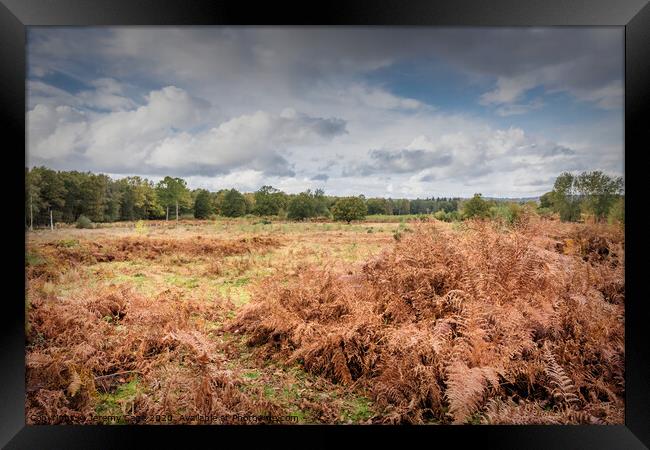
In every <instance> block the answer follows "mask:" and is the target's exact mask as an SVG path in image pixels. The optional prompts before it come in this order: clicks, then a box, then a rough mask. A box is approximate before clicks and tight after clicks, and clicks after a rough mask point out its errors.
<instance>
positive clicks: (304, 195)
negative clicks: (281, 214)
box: [287, 191, 316, 220]
mask: <svg viewBox="0 0 650 450" xmlns="http://www.w3.org/2000/svg"><path fill="white" fill-rule="evenodd" d="M315 215H316V207H315V205H314V198H313V196H312V195H311V192H310V191H306V192H301V193H300V194H298V195H294V196H293V197H292V198H291V200H289V205H288V210H287V217H289V219H292V220H302V219H307V218H309V217H314V216H315Z"/></svg>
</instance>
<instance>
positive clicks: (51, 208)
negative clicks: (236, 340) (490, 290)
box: [25, 167, 624, 228]
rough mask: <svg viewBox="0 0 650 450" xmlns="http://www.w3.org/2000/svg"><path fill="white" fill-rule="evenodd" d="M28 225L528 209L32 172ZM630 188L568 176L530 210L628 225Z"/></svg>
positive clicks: (459, 214) (594, 176) (495, 213)
mask: <svg viewBox="0 0 650 450" xmlns="http://www.w3.org/2000/svg"><path fill="white" fill-rule="evenodd" d="M25 180H26V186H25V188H26V190H25V226H26V227H28V228H34V227H38V226H53V224H54V223H57V222H66V223H74V222H77V221H79V219H80V218H82V220H84V221H88V222H115V221H132V220H142V219H166V220H178V219H179V218H180V217H182V216H186V217H187V216H192V217H195V218H198V219H206V218H209V217H211V216H214V215H219V216H226V217H240V216H245V215H257V216H278V217H280V218H287V219H292V220H302V219H308V218H316V217H324V218H331V219H334V220H342V221H347V222H350V221H352V220H359V219H363V218H364V217H365V216H366V215H369V214H370V215H407V214H418V215H419V214H432V215H433V216H434V217H435V218H437V219H439V220H445V221H455V220H462V219H465V218H471V217H502V218H505V219H506V220H508V221H509V222H512V221H514V220H515V219H516V217H517V216H518V215H519V213H520V211H519V210H520V209H521V206H520V205H517V204H516V203H514V202H507V203H506V202H498V201H494V200H486V199H484V198H483V197H482V196H481V194H476V195H474V197H473V198H471V199H468V200H463V199H461V198H457V197H456V198H446V197H443V198H440V197H436V198H434V197H431V198H425V199H419V198H418V199H415V200H413V199H404V198H397V199H394V198H365V197H364V196H363V195H360V196H356V197H338V196H330V195H325V192H324V191H323V190H322V189H316V190H313V191H312V190H309V189H308V190H306V191H305V192H301V193H299V194H287V193H285V192H283V191H281V190H279V189H276V188H274V187H272V186H262V187H261V188H260V189H258V190H257V191H255V192H239V191H238V190H236V189H221V190H218V191H216V192H211V191H208V190H205V189H193V190H190V189H189V188H188V187H187V183H186V182H185V180H183V179H182V178H178V177H170V176H166V177H164V178H163V179H162V180H160V181H159V182H158V183H154V182H153V181H150V180H148V179H146V178H142V177H138V176H130V177H124V178H120V179H112V178H111V177H109V176H107V175H104V174H94V173H91V172H78V171H56V170H53V169H49V168H46V167H34V168H32V169H31V170H30V169H28V168H26V169H25ZM622 189H623V181H622V179H621V178H620V177H618V178H616V177H610V176H608V175H606V174H604V173H602V172H600V171H594V172H584V173H582V174H580V175H573V174H571V173H568V172H565V173H562V174H561V175H560V176H559V177H558V178H557V179H556V181H555V184H554V188H553V190H552V191H551V192H547V193H546V194H544V195H542V196H541V198H540V201H539V204H535V205H531V207H533V208H535V209H536V210H537V212H539V213H541V214H553V213H556V214H559V217H560V219H561V220H563V221H576V220H580V218H581V216H582V215H583V214H591V215H593V216H594V217H595V218H596V219H597V220H603V219H605V218H608V217H612V216H615V217H616V218H617V219H618V220H622V217H623V213H624V211H623V208H624V201H623V195H622Z"/></svg>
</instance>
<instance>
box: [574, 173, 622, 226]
mask: <svg viewBox="0 0 650 450" xmlns="http://www.w3.org/2000/svg"><path fill="white" fill-rule="evenodd" d="M576 184H577V189H578V192H579V193H580V196H581V197H582V199H583V202H584V205H585V209H586V210H587V211H590V212H591V213H592V214H593V215H594V217H595V218H596V220H598V221H602V220H604V219H605V218H607V215H608V213H609V210H610V208H611V207H612V205H613V204H614V202H615V201H616V199H617V198H618V197H619V195H620V193H621V191H622V190H623V178H621V177H610V176H609V175H606V174H604V173H603V172H601V171H599V170H596V171H594V172H583V173H581V174H580V175H579V176H578V177H577V179H576Z"/></svg>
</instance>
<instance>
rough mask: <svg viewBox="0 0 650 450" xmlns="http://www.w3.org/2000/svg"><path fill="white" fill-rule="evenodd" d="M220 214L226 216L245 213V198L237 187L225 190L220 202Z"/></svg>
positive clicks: (238, 215)
mask: <svg viewBox="0 0 650 450" xmlns="http://www.w3.org/2000/svg"><path fill="white" fill-rule="evenodd" d="M221 214H223V215H224V216H226V217H240V216H243V215H244V214H246V199H245V198H244V196H243V195H242V194H241V193H240V192H239V191H238V190H237V189H230V190H228V191H226V192H225V194H224V196H223V202H222V204H221Z"/></svg>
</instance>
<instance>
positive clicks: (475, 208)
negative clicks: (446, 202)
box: [463, 194, 490, 219]
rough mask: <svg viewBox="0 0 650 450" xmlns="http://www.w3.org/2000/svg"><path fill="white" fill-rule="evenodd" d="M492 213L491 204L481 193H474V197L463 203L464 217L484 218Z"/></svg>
mask: <svg viewBox="0 0 650 450" xmlns="http://www.w3.org/2000/svg"><path fill="white" fill-rule="evenodd" d="M489 215H490V204H489V203H488V202H487V201H485V200H484V199H483V196H482V195H481V194H474V197H472V198H471V199H469V200H467V201H466V202H465V203H463V218H465V219H469V218H473V217H476V218H480V219H484V218H486V217H488V216H489Z"/></svg>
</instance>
